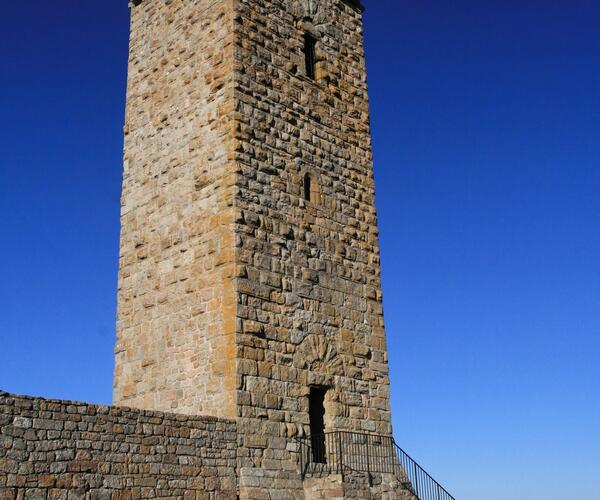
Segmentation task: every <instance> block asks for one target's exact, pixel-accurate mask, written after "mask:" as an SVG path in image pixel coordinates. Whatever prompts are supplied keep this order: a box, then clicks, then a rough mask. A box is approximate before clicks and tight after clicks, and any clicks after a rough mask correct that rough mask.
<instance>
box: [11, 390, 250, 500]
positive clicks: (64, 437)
mask: <svg viewBox="0 0 600 500" xmlns="http://www.w3.org/2000/svg"><path fill="white" fill-rule="evenodd" d="M236 450H237V428H236V423H235V422H234V421H231V420H224V419H217V418H212V417H190V416H182V415H172V414H167V413H158V412H152V411H141V410H132V409H128V408H118V407H109V406H100V405H92V404H85V403H76V402H68V401H56V400H46V399H41V398H31V397H23V396H15V395H11V394H7V393H5V392H0V500H5V499H11V500H12V499H21V498H25V499H30V498H31V499H33V498H35V499H67V500H72V499H98V500H104V499H106V500H126V499H136V498H160V497H163V498H164V497H169V498H185V499H188V498H189V499H207V500H209V499H219V500H229V499H235V498H236V497H237V489H238V488H237V475H236V454H237V452H236Z"/></svg>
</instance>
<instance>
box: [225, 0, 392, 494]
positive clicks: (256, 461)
mask: <svg viewBox="0 0 600 500" xmlns="http://www.w3.org/2000/svg"><path fill="white" fill-rule="evenodd" d="M237 9H238V10H237V13H236V16H235V33H236V36H235V72H236V76H235V79H236V85H235V99H236V114H235V117H236V121H238V122H239V126H238V127H237V128H236V130H237V134H236V141H237V143H238V144H239V147H237V148H236V161H237V169H238V179H237V185H238V188H239V189H238V191H237V195H236V202H235V204H236V209H237V215H236V246H237V264H238V266H237V269H236V273H237V284H236V289H237V296H238V312H237V313H238V323H237V331H238V336H237V346H238V347H237V356H238V416H239V431H240V435H241V436H245V438H246V442H245V443H244V444H245V445H246V447H247V450H246V451H247V456H245V457H243V456H242V457H241V458H240V467H241V469H240V470H241V479H240V484H241V487H242V495H243V494H244V489H243V488H244V485H245V483H246V481H247V482H248V483H252V484H253V486H254V488H257V487H258V485H260V484H261V481H262V485H263V486H264V488H265V489H267V488H268V487H269V485H272V484H274V482H273V475H275V476H277V477H279V478H280V479H281V480H280V481H279V484H283V485H287V486H288V487H289V489H288V490H287V491H283V492H281V495H290V496H292V495H293V494H294V493H293V491H292V485H293V484H294V483H293V478H294V472H293V471H291V470H289V469H290V467H289V465H288V464H289V463H290V462H292V457H293V455H292V454H291V453H290V451H293V449H294V447H293V439H294V437H296V436H302V435H305V434H306V433H307V432H309V413H308V406H309V401H308V394H309V391H310V387H311V386H321V387H326V388H328V389H329V391H328V393H327V400H326V430H354V431H360V432H377V433H380V434H387V435H389V434H390V433H391V417H390V400H389V378H388V366H387V361H388V360H387V348H386V338H385V331H384V323H383V311H382V294H381V286H380V265H379V264H380V259H379V247H378V233H377V219H376V211H375V202H374V180H373V165H372V155H371V140H370V129H369V107H368V96H367V84H366V67H365V59H364V51H363V44H362V42H363V40H362V34H363V31H362V13H361V11H360V9H357V8H353V7H352V6H351V5H348V3H346V2H343V1H339V0H324V1H320V2H312V1H311V2H309V1H304V0H242V1H240V2H238V3H237ZM306 32H309V33H311V34H312V35H313V36H314V37H315V38H316V39H317V59H318V62H317V68H316V79H315V80H312V79H310V78H308V77H307V76H305V74H306V71H305V62H304V55H303V46H304V36H305V33H306ZM306 173H308V174H309V175H310V176H311V177H312V179H313V182H314V183H316V184H317V185H318V186H317V189H315V191H317V193H318V194H317V196H315V199H314V200H311V201H306V200H305V197H304V193H303V177H304V175H305V174H306ZM265 471H271V472H268V473H267V472H265ZM276 471H279V472H276ZM246 477H251V478H252V479H251V480H250V479H246ZM271 487H272V486H271ZM283 488H285V486H283ZM253 494H254V495H256V494H257V490H256V489H255V490H254V491H253ZM250 497H251V495H250V496H249V498H250ZM260 498H262V497H260ZM265 498H268V497H267V496H265Z"/></svg>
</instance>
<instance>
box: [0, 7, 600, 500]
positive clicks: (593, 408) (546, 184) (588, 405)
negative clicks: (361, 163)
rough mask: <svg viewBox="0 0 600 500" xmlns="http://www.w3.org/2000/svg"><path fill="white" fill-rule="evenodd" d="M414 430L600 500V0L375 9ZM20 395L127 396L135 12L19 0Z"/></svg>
mask: <svg viewBox="0 0 600 500" xmlns="http://www.w3.org/2000/svg"><path fill="white" fill-rule="evenodd" d="M365 3H366V5H367V13H366V16H365V29H366V48H367V56H368V69H369V85H370V92H371V108H372V128H373V142H374V147H375V175H376V183H377V203H378V209H379V221H380V230H381V248H382V262H383V285H384V304H385V314H386V324H387V330H388V336H389V339H390V342H389V343H390V366H391V375H392V384H393V386H392V391H393V410H394V426H395V434H396V437H397V440H398V441H399V443H400V444H401V446H402V447H403V448H405V449H406V450H407V451H408V452H409V453H411V454H412V455H413V456H414V457H415V458H416V459H418V460H419V461H420V462H422V464H423V465H424V466H425V468H426V469H428V470H429V471H430V472H431V473H432V474H433V475H434V477H436V478H437V479H439V480H440V481H441V482H442V483H443V484H444V485H445V486H447V487H448V489H449V490H450V491H451V492H453V493H455V495H456V497H457V498H458V499H459V500H505V499H507V498H510V499H511V500H532V499H543V500H568V499H573V498H577V499H578V500H597V499H598V498H600V475H599V474H598V470H597V469H598V465H599V459H598V450H599V449H600V428H599V427H600V424H599V423H600V367H599V365H600V363H599V360H600V231H599V222H600V196H599V192H600V165H599V159H600V140H599V139H600V138H599V132H600V90H599V89H600V56H599V54H600V30H598V29H597V25H598V22H599V21H600V4H599V3H598V2H597V1H595V0H594V1H592V0H589V1H585V0H570V1H567V0H544V1H541V0H539V1H531V0H522V1H519V2H516V1H508V2H507V1H502V2H501V1H496V0H490V1H486V2H482V1H477V2H476V1H468V0H455V1H444V0H436V1H434V0H421V1H419V2H408V1H406V2H405V1H399V0H378V1H374V0H366V1H365ZM2 17H3V21H4V23H3V29H2V35H1V37H2V44H0V57H1V60H2V65H1V68H2V72H1V78H0V116H1V117H2V127H1V128H0V146H1V148H2V155H1V157H0V210H1V211H2V213H3V214H4V216H3V217H2V218H0V235H1V238H2V245H0V262H2V270H3V273H2V274H3V276H2V280H1V281H0V308H1V311H2V314H1V315H0V388H2V389H4V390H8V391H12V392H17V393H26V394H32V395H40V396H48V397H58V398H69V399H79V400H86V401H92V402H104V403H106V402H110V399H111V386H112V367H113V365H112V363H113V359H112V356H113V355H112V349H113V342H114V335H115V305H116V292H115V290H116V276H117V257H118V224H119V220H118V215H119V195H120V182H121V167H122V166H121V156H122V124H123V109H124V96H125V78H126V60H127V36H128V9H127V7H126V2H125V0H104V1H103V2H96V1H90V2H81V1H80V0H60V1H58V2H47V1H42V0H29V1H22V2H6V5H4V6H3V15H2Z"/></svg>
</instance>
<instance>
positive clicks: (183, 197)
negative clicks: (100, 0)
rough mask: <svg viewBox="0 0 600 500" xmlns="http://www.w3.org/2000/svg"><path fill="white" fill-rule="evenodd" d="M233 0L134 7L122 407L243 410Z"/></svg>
mask: <svg viewBox="0 0 600 500" xmlns="http://www.w3.org/2000/svg"><path fill="white" fill-rule="evenodd" d="M232 3H233V2H232V0H185V1H184V0H173V1H165V0H147V1H143V2H141V3H140V2H139V1H138V2H135V4H136V5H133V6H132V9H131V40H130V49H129V53H130V57H129V76H128V83H127V110H126V120H125V169H124V176H123V194H122V212H121V251H120V261H119V301H118V302H119V306H118V322H117V337H118V339H117V345H116V349H115V358H116V363H115V387H114V402H115V404H117V405H125V406H131V407H135V408H144V409H152V410H160V411H173V412H177V413H183V414H196V415H198V414H201V415H214V416H220V417H233V416H235V413H236V410H235V369H236V363H235V345H234V342H235V314H236V313H235V311H236V297H235V294H234V288H233V275H234V246H235V245H234V232H233V221H234V211H233V208H232V206H233V198H234V186H233V185H234V180H235V175H234V169H233V168H232V167H231V162H230V160H231V151H232V144H231V140H232V135H233V126H234V125H233V122H232V120H231V118H232V113H233V111H234V99H233V77H234V73H233V63H232V59H233V8H232Z"/></svg>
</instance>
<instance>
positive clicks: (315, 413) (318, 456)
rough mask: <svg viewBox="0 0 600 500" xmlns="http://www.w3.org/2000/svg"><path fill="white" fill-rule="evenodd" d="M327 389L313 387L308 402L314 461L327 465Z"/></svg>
mask: <svg viewBox="0 0 600 500" xmlns="http://www.w3.org/2000/svg"><path fill="white" fill-rule="evenodd" d="M326 394H327V388H325V387H311V388H310V396H309V402H308V414H309V419H310V435H311V447H312V459H313V462H314V463H317V464H325V463H327V450H326V449H325V396H326Z"/></svg>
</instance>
